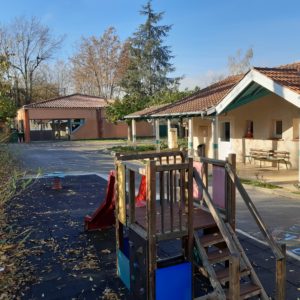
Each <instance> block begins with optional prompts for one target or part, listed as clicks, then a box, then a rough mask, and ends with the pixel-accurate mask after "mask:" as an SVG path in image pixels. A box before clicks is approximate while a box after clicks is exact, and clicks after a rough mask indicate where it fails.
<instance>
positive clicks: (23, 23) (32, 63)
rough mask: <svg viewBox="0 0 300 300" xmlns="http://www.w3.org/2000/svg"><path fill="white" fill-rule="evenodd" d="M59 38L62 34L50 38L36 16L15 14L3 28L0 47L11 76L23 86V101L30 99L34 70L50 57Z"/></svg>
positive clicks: (29, 100) (47, 30) (56, 48)
mask: <svg viewBox="0 0 300 300" xmlns="http://www.w3.org/2000/svg"><path fill="white" fill-rule="evenodd" d="M62 41H63V37H59V38H54V37H53V36H52V34H51V32H50V29H49V28H48V27H47V26H44V25H42V24H41V22H40V21H39V20H38V19H37V18H36V17H32V18H30V19H27V18H25V17H19V18H16V19H15V20H14V21H13V22H12V23H11V24H10V25H9V26H7V27H5V28H4V35H3V40H2V43H1V44H0V47H1V48H0V51H1V52H2V53H4V55H5V56H6V57H7V58H8V60H9V63H10V67H11V69H13V70H12V71H13V72H14V74H13V76H14V77H15V78H16V80H18V84H19V85H21V86H22V87H23V89H24V97H25V104H28V103H30V102H31V100H32V92H33V85H34V75H35V72H36V70H37V69H38V67H39V66H40V65H41V64H42V63H43V62H45V61H47V60H49V59H51V58H52V57H53V55H54V53H55V52H56V51H57V50H58V49H59V48H60V46H61V44H62Z"/></svg>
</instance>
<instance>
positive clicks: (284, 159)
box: [245, 149, 290, 170]
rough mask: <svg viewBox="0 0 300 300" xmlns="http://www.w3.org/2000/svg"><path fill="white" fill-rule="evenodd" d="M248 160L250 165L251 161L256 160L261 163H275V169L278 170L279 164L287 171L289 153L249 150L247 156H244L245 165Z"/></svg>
mask: <svg viewBox="0 0 300 300" xmlns="http://www.w3.org/2000/svg"><path fill="white" fill-rule="evenodd" d="M247 158H248V160H249V163H250V164H251V162H252V160H253V161H254V162H255V160H258V161H259V162H260V167H261V163H262V162H263V161H267V162H274V163H277V168H278V170H279V164H280V163H284V164H285V166H286V168H287V169H288V165H289V164H290V153H289V152H288V151H278V150H264V149H250V151H249V154H247V155H245V163H246V159H247Z"/></svg>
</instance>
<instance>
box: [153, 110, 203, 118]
mask: <svg viewBox="0 0 300 300" xmlns="http://www.w3.org/2000/svg"><path fill="white" fill-rule="evenodd" d="M205 114H206V112H205V111H192V112H180V113H166V114H162V113H159V114H153V115H151V116H149V118H153V119H157V118H166V119H172V118H185V117H195V116H204V115H205Z"/></svg>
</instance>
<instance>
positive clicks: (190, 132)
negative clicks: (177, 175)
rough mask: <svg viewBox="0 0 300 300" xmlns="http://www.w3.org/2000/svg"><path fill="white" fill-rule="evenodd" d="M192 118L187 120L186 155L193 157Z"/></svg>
mask: <svg viewBox="0 0 300 300" xmlns="http://www.w3.org/2000/svg"><path fill="white" fill-rule="evenodd" d="M193 148H194V147H193V118H189V136H188V155H189V156H191V157H192V156H193Z"/></svg>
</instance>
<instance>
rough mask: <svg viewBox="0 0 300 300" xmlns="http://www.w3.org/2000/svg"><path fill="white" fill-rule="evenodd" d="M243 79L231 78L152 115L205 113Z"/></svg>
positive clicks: (240, 76) (238, 76) (239, 76)
mask: <svg viewBox="0 0 300 300" xmlns="http://www.w3.org/2000/svg"><path fill="white" fill-rule="evenodd" d="M243 77H244V75H235V76H229V77H227V78H225V79H223V80H221V81H219V82H217V83H214V84H212V85H210V86H208V87H206V88H204V89H202V90H200V91H198V92H197V93H195V94H194V95H192V96H189V97H186V98H184V99H182V100H179V101H177V102H175V103H172V104H169V105H167V106H165V107H163V108H162V109H159V111H158V112H157V113H152V115H153V116H167V115H171V114H188V113H191V112H193V113H196V112H199V113H200V112H202V111H205V110H207V109H209V108H211V107H213V106H216V105H217V104H218V103H219V102H221V101H222V99H223V98H224V97H225V96H226V95H227V94H228V93H229V92H230V91H231V90H232V89H233V87H234V86H235V85H236V84H237V83H238V82H239V81H240V80H241V79H242V78H243Z"/></svg>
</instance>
